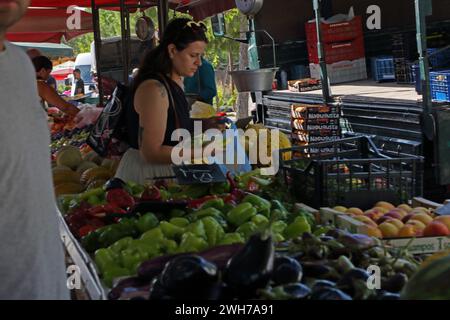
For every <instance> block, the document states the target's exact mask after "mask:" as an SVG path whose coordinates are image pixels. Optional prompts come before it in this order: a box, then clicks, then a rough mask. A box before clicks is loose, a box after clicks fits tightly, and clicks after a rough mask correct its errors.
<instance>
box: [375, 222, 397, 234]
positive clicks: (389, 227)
mask: <svg viewBox="0 0 450 320" xmlns="http://www.w3.org/2000/svg"><path fill="white" fill-rule="evenodd" d="M378 228H379V229H380V231H381V234H382V235H383V238H395V237H396V236H397V235H398V232H399V230H398V228H397V227H396V226H395V225H394V224H392V223H389V222H387V221H386V222H383V223H382V224H380V225H379V226H378Z"/></svg>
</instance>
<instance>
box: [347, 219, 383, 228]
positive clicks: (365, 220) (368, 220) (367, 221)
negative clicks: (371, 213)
mask: <svg viewBox="0 0 450 320" xmlns="http://www.w3.org/2000/svg"><path fill="white" fill-rule="evenodd" d="M353 219H355V220H358V221H361V222H363V223H365V224H367V225H369V226H373V227H378V225H377V224H376V223H375V222H374V221H373V220H372V219H370V218H369V217H367V216H355V217H353Z"/></svg>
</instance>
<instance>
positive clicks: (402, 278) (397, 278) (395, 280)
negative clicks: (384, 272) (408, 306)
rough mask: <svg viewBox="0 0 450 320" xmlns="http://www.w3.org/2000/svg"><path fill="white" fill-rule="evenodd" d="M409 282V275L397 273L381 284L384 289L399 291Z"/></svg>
mask: <svg viewBox="0 0 450 320" xmlns="http://www.w3.org/2000/svg"><path fill="white" fill-rule="evenodd" d="M407 282H408V276H407V275H406V274H404V273H397V274H395V275H393V276H392V277H390V278H389V279H387V281H386V282H384V283H382V284H381V287H382V288H383V290H386V291H389V292H393V293H399V292H400V291H402V289H403V287H404V286H405V285H406V283H407Z"/></svg>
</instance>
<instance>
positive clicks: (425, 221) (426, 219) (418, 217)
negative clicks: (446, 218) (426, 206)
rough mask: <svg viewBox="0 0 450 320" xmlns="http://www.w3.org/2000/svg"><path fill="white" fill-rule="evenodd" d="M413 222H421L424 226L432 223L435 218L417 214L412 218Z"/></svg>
mask: <svg viewBox="0 0 450 320" xmlns="http://www.w3.org/2000/svg"><path fill="white" fill-rule="evenodd" d="M411 219H412V220H419V221H420V222H422V223H423V224H424V225H426V226H427V225H429V224H430V223H431V222H432V221H433V218H432V217H430V216H429V215H428V214H426V213H416V214H414V215H413V216H412V218H411Z"/></svg>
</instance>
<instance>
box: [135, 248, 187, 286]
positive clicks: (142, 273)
mask: <svg viewBox="0 0 450 320" xmlns="http://www.w3.org/2000/svg"><path fill="white" fill-rule="evenodd" d="M181 255H182V254H177V255H172V256H168V255H166V256H160V257H157V258H154V259H151V260H147V261H144V262H142V263H141V264H140V266H139V267H138V270H137V274H138V277H139V278H140V279H142V280H147V281H151V280H152V279H153V278H154V277H156V276H158V275H159V274H160V273H161V272H162V271H163V269H164V266H165V265H166V263H167V262H169V261H170V260H172V259H174V258H176V257H178V256H181Z"/></svg>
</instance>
